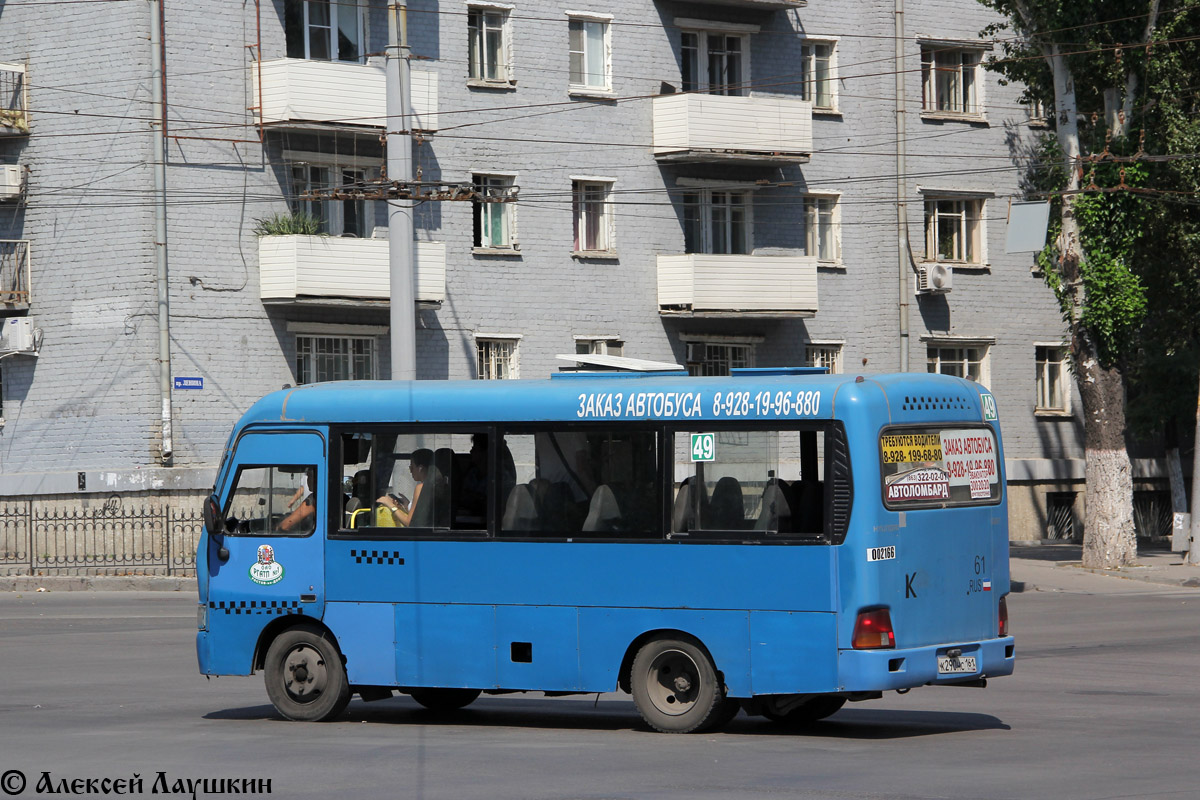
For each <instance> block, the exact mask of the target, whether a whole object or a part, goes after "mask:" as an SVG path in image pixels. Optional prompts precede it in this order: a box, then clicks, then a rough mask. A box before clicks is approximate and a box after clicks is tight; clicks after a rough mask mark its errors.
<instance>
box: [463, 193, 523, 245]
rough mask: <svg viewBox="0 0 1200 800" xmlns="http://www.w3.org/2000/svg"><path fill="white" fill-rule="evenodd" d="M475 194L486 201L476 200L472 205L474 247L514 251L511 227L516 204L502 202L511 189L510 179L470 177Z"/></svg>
mask: <svg viewBox="0 0 1200 800" xmlns="http://www.w3.org/2000/svg"><path fill="white" fill-rule="evenodd" d="M471 180H472V181H473V182H474V184H475V191H477V192H479V194H480V196H481V197H484V198H487V200H486V201H482V200H476V201H475V202H474V203H473V204H472V205H473V207H474V208H473V211H474V222H475V239H474V241H475V247H478V248H484V249H500V250H515V249H516V236H515V230H514V229H515V225H514V224H513V223H514V208H515V204H513V203H510V202H501V199H502V198H505V197H507V196H508V195H509V194H510V192H511V189H512V186H513V179H512V177H510V176H504V175H473V176H471Z"/></svg>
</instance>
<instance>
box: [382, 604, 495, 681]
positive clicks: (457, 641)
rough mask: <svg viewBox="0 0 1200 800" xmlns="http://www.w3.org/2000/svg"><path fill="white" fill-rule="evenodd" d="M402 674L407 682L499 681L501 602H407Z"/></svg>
mask: <svg viewBox="0 0 1200 800" xmlns="http://www.w3.org/2000/svg"><path fill="white" fill-rule="evenodd" d="M395 609H396V638H395V642H396V649H395V652H396V677H397V680H398V683H399V685H401V686H442V687H446V688H462V689H487V688H491V687H495V686H496V607H495V606H484V605H459V604H436V605H435V604H432V603H427V604H421V605H417V604H413V603H401V604H398V605H397V606H395Z"/></svg>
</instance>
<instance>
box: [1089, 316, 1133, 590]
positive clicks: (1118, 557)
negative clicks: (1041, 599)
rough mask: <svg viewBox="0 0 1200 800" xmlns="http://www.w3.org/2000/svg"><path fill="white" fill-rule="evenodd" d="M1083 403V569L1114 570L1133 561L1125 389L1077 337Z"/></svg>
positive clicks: (1114, 370) (1113, 371) (1115, 374)
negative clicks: (1126, 446)
mask: <svg viewBox="0 0 1200 800" xmlns="http://www.w3.org/2000/svg"><path fill="white" fill-rule="evenodd" d="M1074 346H1075V348H1076V349H1077V353H1076V357H1077V359H1078V360H1077V361H1076V363H1077V364H1078V365H1079V366H1078V369H1077V382H1078V384H1079V394H1080V397H1081V399H1082V400H1083V413H1084V422H1083V429H1084V439H1085V441H1086V445H1085V450H1086V458H1087V462H1086V466H1085V469H1084V480H1085V481H1086V488H1085V491H1084V522H1083V566H1085V567H1089V568H1093V569H1116V568H1117V567H1122V566H1125V565H1127V564H1132V563H1134V561H1135V560H1136V559H1137V535H1136V533H1135V532H1134V526H1133V469H1132V466H1131V465H1130V462H1129V452H1128V450H1126V449H1125V384H1124V382H1123V381H1122V380H1121V372H1120V370H1119V369H1117V368H1116V367H1110V368H1108V369H1105V368H1103V367H1101V366H1100V364H1099V362H1098V361H1097V360H1096V357H1095V355H1094V353H1091V352H1088V351H1090V350H1092V345H1091V342H1090V341H1088V340H1087V339H1086V337H1085V336H1083V335H1076V337H1075V340H1074Z"/></svg>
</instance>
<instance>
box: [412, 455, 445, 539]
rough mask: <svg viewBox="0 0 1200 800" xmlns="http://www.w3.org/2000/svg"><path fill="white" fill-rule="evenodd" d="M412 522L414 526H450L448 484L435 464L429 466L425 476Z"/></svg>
mask: <svg viewBox="0 0 1200 800" xmlns="http://www.w3.org/2000/svg"><path fill="white" fill-rule="evenodd" d="M426 495H428V501H429V502H428V503H427V502H426V499H427V498H426ZM412 524H413V527H415V528H449V527H450V485H449V483H448V482H447V481H446V478H445V476H443V475H442V472H441V470H439V469H438V467H437V464H434V465H433V466H431V467H430V468H429V474H428V475H427V476H426V477H425V486H424V487H423V488H422V489H421V497H420V498H419V499H418V500H417V509H416V511H415V512H413V522H412Z"/></svg>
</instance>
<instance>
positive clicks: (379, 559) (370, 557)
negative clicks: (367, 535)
mask: <svg viewBox="0 0 1200 800" xmlns="http://www.w3.org/2000/svg"><path fill="white" fill-rule="evenodd" d="M350 557H351V558H353V559H354V563H355V564H397V565H400V566H404V559H403V558H401V557H400V553H398V552H396V551H394V550H393V551H391V552H388V551H387V550H351V551H350Z"/></svg>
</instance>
